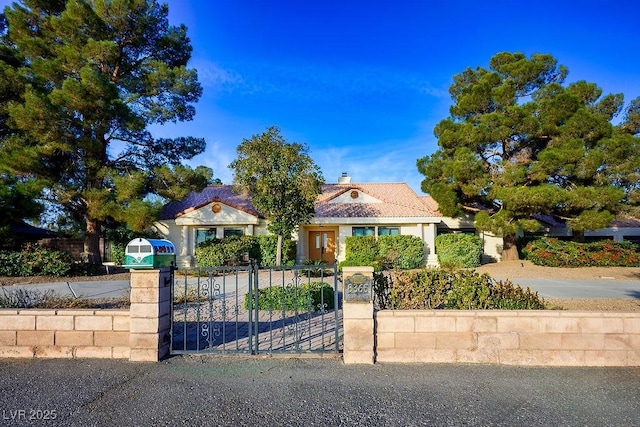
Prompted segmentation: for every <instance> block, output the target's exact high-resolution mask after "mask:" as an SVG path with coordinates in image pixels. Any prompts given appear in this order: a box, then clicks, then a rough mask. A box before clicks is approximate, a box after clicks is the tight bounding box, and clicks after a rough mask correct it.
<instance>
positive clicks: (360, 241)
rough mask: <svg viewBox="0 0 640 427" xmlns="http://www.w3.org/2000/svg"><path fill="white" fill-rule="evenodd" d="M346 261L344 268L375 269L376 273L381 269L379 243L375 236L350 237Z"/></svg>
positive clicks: (346, 240) (347, 243)
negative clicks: (366, 267)
mask: <svg viewBox="0 0 640 427" xmlns="http://www.w3.org/2000/svg"><path fill="white" fill-rule="evenodd" d="M344 243H345V260H344V261H342V262H341V263H340V268H342V267H351V266H354V267H360V266H369V267H373V269H374V270H375V271H379V270H380V269H381V266H380V263H379V261H378V258H379V257H378V253H379V248H378V241H377V240H376V238H375V237H373V236H348V237H347V238H346V239H345V240H344Z"/></svg>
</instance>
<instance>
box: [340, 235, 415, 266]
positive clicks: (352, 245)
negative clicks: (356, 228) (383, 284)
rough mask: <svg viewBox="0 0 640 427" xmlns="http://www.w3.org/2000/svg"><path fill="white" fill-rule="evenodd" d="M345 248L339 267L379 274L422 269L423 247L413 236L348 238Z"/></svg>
mask: <svg viewBox="0 0 640 427" xmlns="http://www.w3.org/2000/svg"><path fill="white" fill-rule="evenodd" d="M345 244H346V251H345V260H344V261H343V262H341V263H340V267H349V266H370V267H373V269H374V270H375V271H380V270H382V269H399V270H409V269H412V268H419V267H422V266H423V265H424V260H425V253H424V243H423V242H422V239H420V238H419V237H416V236H379V237H378V239H376V238H375V237H373V236H349V237H347V238H346V239H345Z"/></svg>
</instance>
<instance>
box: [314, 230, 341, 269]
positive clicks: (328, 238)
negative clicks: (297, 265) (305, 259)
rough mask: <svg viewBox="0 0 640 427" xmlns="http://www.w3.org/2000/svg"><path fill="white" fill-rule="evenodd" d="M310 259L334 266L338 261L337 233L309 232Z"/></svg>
mask: <svg viewBox="0 0 640 427" xmlns="http://www.w3.org/2000/svg"><path fill="white" fill-rule="evenodd" d="M309 259H310V260H311V261H324V262H328V263H330V264H333V263H334V261H335V260H336V233H335V231H324V230H322V231H310V232H309Z"/></svg>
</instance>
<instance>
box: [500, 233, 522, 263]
mask: <svg viewBox="0 0 640 427" xmlns="http://www.w3.org/2000/svg"><path fill="white" fill-rule="evenodd" d="M519 259H520V255H519V254H518V247H517V246H516V236H515V235H514V234H505V235H504V236H502V258H501V260H502V261H517V260H519Z"/></svg>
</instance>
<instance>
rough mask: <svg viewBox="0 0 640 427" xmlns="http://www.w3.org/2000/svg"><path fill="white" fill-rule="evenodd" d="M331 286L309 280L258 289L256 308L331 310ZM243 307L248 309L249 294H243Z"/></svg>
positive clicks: (332, 298)
mask: <svg viewBox="0 0 640 427" xmlns="http://www.w3.org/2000/svg"><path fill="white" fill-rule="evenodd" d="M334 299H335V294H334V292H333V287H331V286H330V285H328V284H327V283H324V282H309V283H303V284H301V285H299V286H273V287H269V288H264V289H259V290H258V310H269V311H298V312H300V311H318V310H320V309H321V306H323V307H324V309H325V310H333V308H334V307H335V304H334ZM244 308H245V310H249V309H251V308H253V304H252V303H251V304H250V303H249V294H245V296H244Z"/></svg>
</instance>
